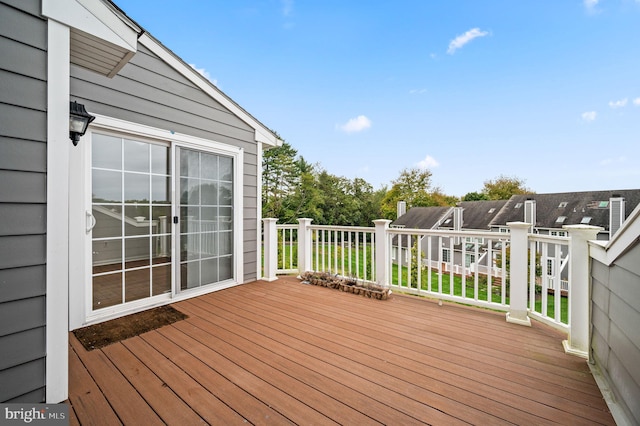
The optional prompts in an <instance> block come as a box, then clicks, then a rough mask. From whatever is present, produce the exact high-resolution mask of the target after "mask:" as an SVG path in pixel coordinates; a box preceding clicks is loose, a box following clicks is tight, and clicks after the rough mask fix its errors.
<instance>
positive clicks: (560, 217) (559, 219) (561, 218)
mask: <svg viewBox="0 0 640 426" xmlns="http://www.w3.org/2000/svg"><path fill="white" fill-rule="evenodd" d="M565 220H567V217H566V216H558V218H557V219H556V223H564V221H565Z"/></svg>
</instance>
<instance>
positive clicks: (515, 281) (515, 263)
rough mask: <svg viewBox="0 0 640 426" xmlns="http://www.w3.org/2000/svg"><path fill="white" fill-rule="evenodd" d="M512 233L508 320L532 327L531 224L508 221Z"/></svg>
mask: <svg viewBox="0 0 640 426" xmlns="http://www.w3.org/2000/svg"><path fill="white" fill-rule="evenodd" d="M507 226H508V227H509V232H510V234H511V255H510V259H509V261H510V265H511V269H510V271H509V283H510V286H509V289H510V290H509V312H507V322H511V323H514V324H519V325H526V326H529V327H531V319H530V318H529V316H528V313H527V264H528V258H529V256H528V255H527V254H528V245H529V244H528V242H529V239H528V236H527V234H528V230H529V228H530V226H531V225H530V224H528V223H525V222H509V223H507Z"/></svg>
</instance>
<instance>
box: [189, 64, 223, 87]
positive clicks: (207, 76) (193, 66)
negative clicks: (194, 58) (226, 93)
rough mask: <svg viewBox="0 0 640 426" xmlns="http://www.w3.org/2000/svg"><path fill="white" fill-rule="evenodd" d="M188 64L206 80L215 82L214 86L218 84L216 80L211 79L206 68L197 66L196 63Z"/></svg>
mask: <svg viewBox="0 0 640 426" xmlns="http://www.w3.org/2000/svg"><path fill="white" fill-rule="evenodd" d="M189 66H190V67H191V68H193V69H194V70H196V71H197V72H198V73H199V74H200V75H201V76H203V77H204V78H206V79H207V80H209V81H210V82H212V83H213V84H215V85H216V86H217V85H218V80H216V79H211V74H209V71H207V70H206V69H204V68H198V67H197V66H196V64H189Z"/></svg>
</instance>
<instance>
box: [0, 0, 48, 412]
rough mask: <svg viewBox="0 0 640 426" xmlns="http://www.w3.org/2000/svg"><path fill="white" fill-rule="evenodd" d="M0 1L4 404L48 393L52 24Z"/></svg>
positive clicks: (15, 2)
mask: <svg viewBox="0 0 640 426" xmlns="http://www.w3.org/2000/svg"><path fill="white" fill-rule="evenodd" d="M40 7H41V6H40V2H39V1H37V0H28V1H23V0H12V1H7V0H0V22H1V24H0V58H2V60H1V61H0V182H1V185H0V218H1V219H2V220H1V221H0V402H31V403H35V402H42V401H44V398H45V355H46V354H45V351H46V341H45V319H46V317H45V312H46V311H45V304H46V303H45V301H46V294H45V293H46V281H45V271H46V266H45V262H46V235H45V233H46V197H47V194H46V170H47V163H46V159H47V146H46V139H47V138H46V131H47V129H46V126H47V114H46V102H47V85H46V75H47V52H46V43H47V25H46V22H45V21H44V20H42V19H41V18H40V17H39V11H40Z"/></svg>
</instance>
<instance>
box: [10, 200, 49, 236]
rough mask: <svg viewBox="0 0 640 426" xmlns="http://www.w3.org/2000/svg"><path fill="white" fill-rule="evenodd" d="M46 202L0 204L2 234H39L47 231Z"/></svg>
mask: <svg viewBox="0 0 640 426" xmlns="http://www.w3.org/2000/svg"><path fill="white" fill-rule="evenodd" d="M46 217H47V207H46V206H45V205H44V204H12V203H1V204H0V218H2V220H0V236H9V235H34V234H35V235H37V234H44V233H45V232H46V230H47V229H46V228H47V224H46Z"/></svg>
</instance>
